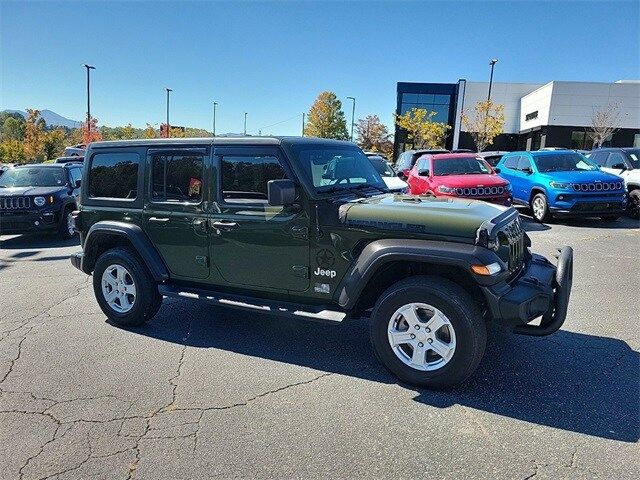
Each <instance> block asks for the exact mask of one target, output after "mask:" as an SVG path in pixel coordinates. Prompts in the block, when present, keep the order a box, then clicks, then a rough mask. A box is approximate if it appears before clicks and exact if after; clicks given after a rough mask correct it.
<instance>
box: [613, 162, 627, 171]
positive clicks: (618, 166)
mask: <svg viewBox="0 0 640 480" xmlns="http://www.w3.org/2000/svg"><path fill="white" fill-rule="evenodd" d="M611 168H613V169H615V170H622V171H623V172H624V171H625V170H626V169H627V166H626V165H625V164H624V163H616V164H615V165H614V166H612V167H611Z"/></svg>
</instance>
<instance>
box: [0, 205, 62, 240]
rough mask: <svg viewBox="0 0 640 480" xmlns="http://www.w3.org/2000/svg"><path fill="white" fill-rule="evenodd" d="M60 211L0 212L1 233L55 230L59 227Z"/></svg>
mask: <svg viewBox="0 0 640 480" xmlns="http://www.w3.org/2000/svg"><path fill="white" fill-rule="evenodd" d="M59 222H60V212H58V211H52V210H44V211H39V210H25V211H6V212H5V211H3V212H0V234H1V235H12V234H19V233H34V232H46V231H53V230H56V229H57V228H58V223H59Z"/></svg>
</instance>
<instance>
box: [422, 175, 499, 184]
mask: <svg viewBox="0 0 640 480" xmlns="http://www.w3.org/2000/svg"><path fill="white" fill-rule="evenodd" d="M433 178H434V179H436V181H437V182H438V183H439V184H440V185H446V186H447V187H504V186H505V185H507V184H508V183H509V182H508V181H506V180H505V179H504V178H502V177H499V176H498V175H492V174H488V173H479V174H475V175H445V176H440V177H438V176H436V177H433Z"/></svg>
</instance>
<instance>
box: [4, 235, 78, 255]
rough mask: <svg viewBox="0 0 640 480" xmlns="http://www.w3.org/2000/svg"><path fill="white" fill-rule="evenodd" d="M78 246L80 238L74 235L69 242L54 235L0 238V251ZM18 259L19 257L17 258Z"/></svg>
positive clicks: (32, 253)
mask: <svg viewBox="0 0 640 480" xmlns="http://www.w3.org/2000/svg"><path fill="white" fill-rule="evenodd" d="M74 245H77V246H80V238H79V237H78V236H77V235H76V236H75V237H73V238H71V239H69V240H61V239H59V238H57V237H56V236H55V235H43V234H39V235H36V234H30V235H16V236H4V237H2V236H0V250H2V249H6V250H18V249H23V248H33V249H42V250H44V249H47V248H64V247H73V246H74ZM35 253H37V252H24V253H21V255H25V256H26V255H27V254H30V255H34V254H35ZM18 258H19V257H18Z"/></svg>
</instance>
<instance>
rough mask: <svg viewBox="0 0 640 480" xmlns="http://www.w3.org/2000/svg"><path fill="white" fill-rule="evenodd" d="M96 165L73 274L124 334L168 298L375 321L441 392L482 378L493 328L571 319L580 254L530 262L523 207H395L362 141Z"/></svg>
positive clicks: (182, 142)
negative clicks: (88, 279)
mask: <svg viewBox="0 0 640 480" xmlns="http://www.w3.org/2000/svg"><path fill="white" fill-rule="evenodd" d="M85 165H86V167H85V171H84V178H83V181H82V193H81V205H80V207H79V211H77V212H75V221H76V229H77V230H78V231H79V232H80V237H81V241H82V245H83V252H82V253H78V254H76V255H74V256H73V257H72V259H71V260H72V263H73V265H74V266H75V267H77V268H79V269H81V270H82V271H83V272H85V273H87V274H93V286H94V290H95V295H96V298H97V300H98V303H99V304H100V307H101V308H102V310H103V311H104V313H105V314H106V315H107V316H108V317H109V318H110V319H111V321H112V322H114V323H115V324H117V325H121V326H125V327H129V326H136V325H141V324H143V323H145V322H146V321H148V320H149V319H150V318H152V317H153V316H154V315H155V314H156V312H157V311H158V309H159V308H160V304H161V303H162V299H163V297H164V296H186V297H191V298H198V299H201V300H204V301H209V302H213V303H216V304H220V305H226V306H231V307H238V308H245V309H255V310H258V311H262V312H268V313H273V314H281V315H289V316H292V317H298V318H302V319H304V318H315V319H322V320H327V321H341V320H344V319H345V318H347V317H351V318H353V317H362V316H367V317H369V318H370V338H371V342H372V344H373V347H374V350H375V352H376V354H377V356H378V358H379V359H380V361H381V362H382V363H383V364H384V365H385V366H386V367H387V368H388V369H389V370H390V371H391V372H392V373H394V374H395V375H397V376H398V378H400V379H401V380H402V381H405V382H407V383H410V384H415V385H419V386H428V387H434V388H438V387H440V388H442V387H448V386H451V385H454V384H456V383H459V382H461V381H462V380H464V379H465V378H467V377H468V376H469V375H470V374H471V373H472V372H473V371H474V369H475V368H476V367H477V366H478V364H479V362H480V359H481V358H482V355H483V352H484V348H485V342H486V322H487V321H495V322H498V323H500V324H503V325H507V326H510V327H512V328H513V329H514V330H515V331H516V332H518V333H522V334H530V335H547V334H550V333H553V332H554V331H556V330H557V329H558V328H560V326H561V325H562V323H563V322H564V319H565V316H566V312H567V306H568V302H569V294H570V290H571V280H572V268H573V267H572V265H573V253H572V250H571V248H570V247H564V248H563V249H562V250H560V253H559V261H558V266H557V267H556V266H554V265H552V264H551V263H550V262H549V261H547V260H546V259H545V258H543V257H541V256H539V255H535V254H532V253H530V252H529V249H528V248H527V247H529V245H530V241H529V238H528V237H527V235H526V233H525V232H524V231H523V230H522V228H521V225H520V220H519V218H518V213H517V212H516V211H515V210H514V209H513V208H506V207H502V206H497V205H492V204H489V203H485V202H481V201H476V200H454V199H451V198H444V199H438V198H421V197H412V196H409V195H403V194H395V195H394V194H390V193H388V192H387V188H386V187H385V183H384V181H383V180H382V178H381V177H380V175H379V174H378V172H377V171H376V169H375V168H374V167H373V166H372V165H371V163H370V162H369V160H368V159H367V157H366V156H365V154H364V153H363V152H362V151H361V150H360V149H359V148H357V147H356V146H355V145H354V144H352V143H347V142H339V141H331V140H323V139H312V138H271V137H269V138H260V137H258V138H215V139H211V138H209V139H163V140H136V141H118V142H98V143H92V144H91V145H90V147H89V149H88V151H87V155H86V159H85ZM329 165H330V168H328V166H329ZM538 317H542V319H541V320H540V322H539V324H536V325H531V324H530V322H532V321H533V320H534V319H536V318H538ZM536 323H537V322H536ZM238 341H241V340H240V339H239V340H238Z"/></svg>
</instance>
